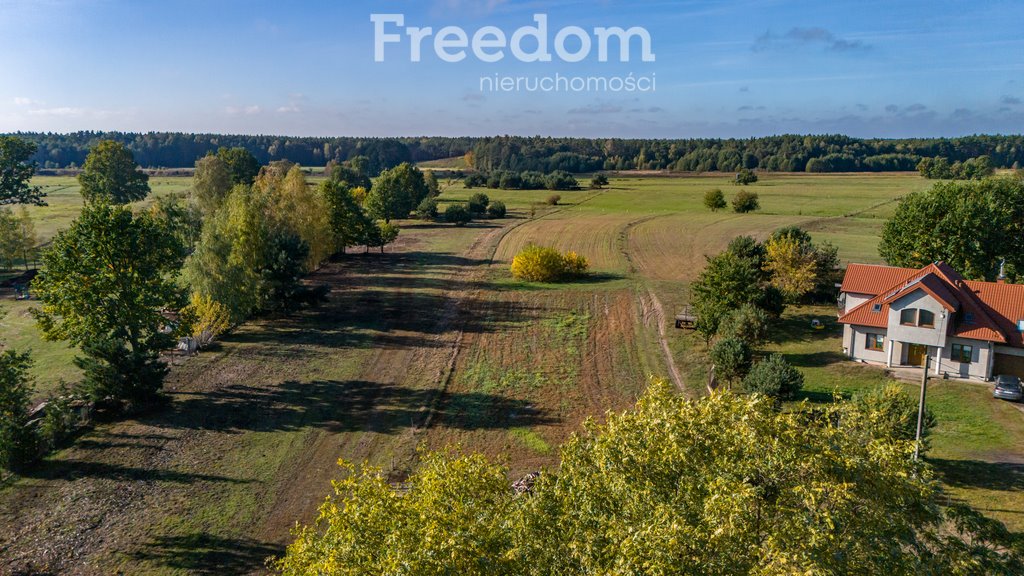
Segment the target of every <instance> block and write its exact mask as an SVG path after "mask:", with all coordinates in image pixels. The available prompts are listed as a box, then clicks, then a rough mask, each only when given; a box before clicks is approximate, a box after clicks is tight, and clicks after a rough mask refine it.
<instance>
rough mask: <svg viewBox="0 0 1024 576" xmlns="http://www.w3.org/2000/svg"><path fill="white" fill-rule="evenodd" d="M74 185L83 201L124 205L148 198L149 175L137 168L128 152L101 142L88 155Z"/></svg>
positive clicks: (104, 141) (109, 141)
mask: <svg viewBox="0 0 1024 576" xmlns="http://www.w3.org/2000/svg"><path fill="white" fill-rule="evenodd" d="M78 182H79V184H80V185H81V187H82V189H81V192H82V196H83V197H85V200H86V202H98V201H105V202H110V203H112V204H128V203H131V202H137V201H139V200H142V199H144V198H145V197H146V196H148V195H149V176H147V175H146V174H145V173H143V172H142V170H140V169H139V165H138V164H136V163H135V157H134V156H132V153H131V150H128V148H126V147H125V146H124V144H121V143H119V142H114V141H113V140H103V141H101V142H100V143H99V144H97V145H96V147H95V148H93V149H92V151H91V152H89V156H88V157H87V158H86V159H85V165H84V166H83V167H82V173H81V174H79V175H78Z"/></svg>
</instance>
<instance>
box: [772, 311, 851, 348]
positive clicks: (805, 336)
mask: <svg viewBox="0 0 1024 576" xmlns="http://www.w3.org/2000/svg"><path fill="white" fill-rule="evenodd" d="M814 320H818V321H819V322H821V323H822V324H824V325H825V329H824V330H815V329H814V328H813V327H812V326H811V322H812V321H814ZM842 334H843V325H842V324H839V323H838V322H837V321H836V318H835V316H834V315H833V316H828V315H824V314H797V315H793V316H784V317H783V318H781V319H780V320H779V321H778V322H776V323H775V325H774V326H773V327H772V331H771V334H770V335H769V338H770V340H771V341H772V343H775V344H786V343H791V342H813V341H816V340H826V339H828V338H835V337H838V336H841V335H842Z"/></svg>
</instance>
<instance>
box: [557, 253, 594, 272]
mask: <svg viewBox="0 0 1024 576" xmlns="http://www.w3.org/2000/svg"><path fill="white" fill-rule="evenodd" d="M562 262H563V265H564V267H565V275H566V276H582V275H584V274H586V273H587V269H588V268H590V262H587V259H586V258H585V257H584V256H581V255H580V254H577V253H576V252H573V251H572V250H570V251H568V252H566V253H565V255H563V256H562Z"/></svg>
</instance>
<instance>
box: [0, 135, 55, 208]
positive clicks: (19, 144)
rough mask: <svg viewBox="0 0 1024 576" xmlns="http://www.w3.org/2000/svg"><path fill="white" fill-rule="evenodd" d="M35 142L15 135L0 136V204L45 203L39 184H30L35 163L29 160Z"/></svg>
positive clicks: (34, 171)
mask: <svg viewBox="0 0 1024 576" xmlns="http://www.w3.org/2000/svg"><path fill="white" fill-rule="evenodd" d="M36 149H37V147H36V144H35V143H34V142H30V141H28V140H24V139H22V138H18V137H17V136H0V206H3V205H5V204H36V205H39V206H43V205H45V204H46V202H45V201H43V197H44V196H46V194H44V193H43V192H42V189H41V188H40V187H39V186H33V185H32V177H33V176H35V173H36V164H35V163H34V162H32V161H31V158H32V155H33V154H35V153H36Z"/></svg>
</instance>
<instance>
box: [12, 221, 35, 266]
mask: <svg viewBox="0 0 1024 576" xmlns="http://www.w3.org/2000/svg"><path fill="white" fill-rule="evenodd" d="M15 226H16V227H17V234H16V237H17V242H18V244H17V248H18V250H17V252H18V257H20V258H21V262H22V264H23V265H24V266H25V270H26V271H27V270H28V264H29V262H30V261H34V260H35V259H36V254H37V252H38V251H37V249H36V244H38V243H39V239H38V238H37V237H36V226H35V224H34V223H33V222H32V216H30V215H29V213H28V209H27V208H25V207H24V206H22V207H21V208H20V209H19V210H18V216H17V219H16V220H15Z"/></svg>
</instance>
